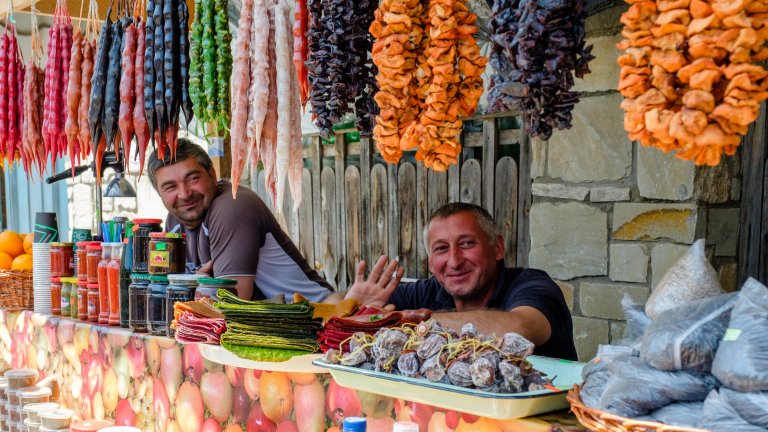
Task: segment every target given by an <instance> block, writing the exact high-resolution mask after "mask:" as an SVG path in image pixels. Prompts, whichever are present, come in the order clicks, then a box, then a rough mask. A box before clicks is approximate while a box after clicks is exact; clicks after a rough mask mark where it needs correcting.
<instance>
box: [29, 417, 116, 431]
mask: <svg viewBox="0 0 768 432" xmlns="http://www.w3.org/2000/svg"><path fill="white" fill-rule="evenodd" d="M114 425H115V424H114V423H113V422H111V421H108V420H83V421H79V422H77V423H72V424H71V425H70V426H69V430H70V431H72V432H97V431H100V430H102V429H104V428H108V427H110V426H114ZM40 432H44V431H43V430H42V429H41V430H40Z"/></svg>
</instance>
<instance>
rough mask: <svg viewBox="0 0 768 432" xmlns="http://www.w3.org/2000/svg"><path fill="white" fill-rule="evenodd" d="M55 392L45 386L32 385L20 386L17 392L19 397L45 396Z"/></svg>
mask: <svg viewBox="0 0 768 432" xmlns="http://www.w3.org/2000/svg"><path fill="white" fill-rule="evenodd" d="M51 394H53V391H52V390H51V389H50V388H48V387H43V386H32V387H24V388H20V389H19V392H18V393H16V395H17V396H18V397H19V398H23V397H45V396H50V395H51Z"/></svg>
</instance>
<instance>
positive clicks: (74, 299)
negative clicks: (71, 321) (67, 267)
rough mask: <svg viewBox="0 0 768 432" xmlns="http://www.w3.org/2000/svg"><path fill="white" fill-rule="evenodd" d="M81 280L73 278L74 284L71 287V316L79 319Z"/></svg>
mask: <svg viewBox="0 0 768 432" xmlns="http://www.w3.org/2000/svg"><path fill="white" fill-rule="evenodd" d="M79 286H80V280H78V279H77V278H73V282H72V286H70V287H69V316H70V318H75V319H77V317H78V314H79V312H80V295H79V294H80V292H79V291H80V288H79Z"/></svg>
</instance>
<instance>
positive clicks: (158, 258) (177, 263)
mask: <svg viewBox="0 0 768 432" xmlns="http://www.w3.org/2000/svg"><path fill="white" fill-rule="evenodd" d="M186 237H187V236H186V235H184V234H179V233H158V232H155V233H150V234H149V262H148V265H147V270H148V271H149V274H151V275H169V274H176V273H184V271H186V267H187V251H186Z"/></svg>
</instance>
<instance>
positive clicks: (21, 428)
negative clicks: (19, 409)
mask: <svg viewBox="0 0 768 432" xmlns="http://www.w3.org/2000/svg"><path fill="white" fill-rule="evenodd" d="M16 430H17V431H18V432H27V431H29V429H27V425H26V424H24V422H23V421H20V422H18V423H16Z"/></svg>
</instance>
